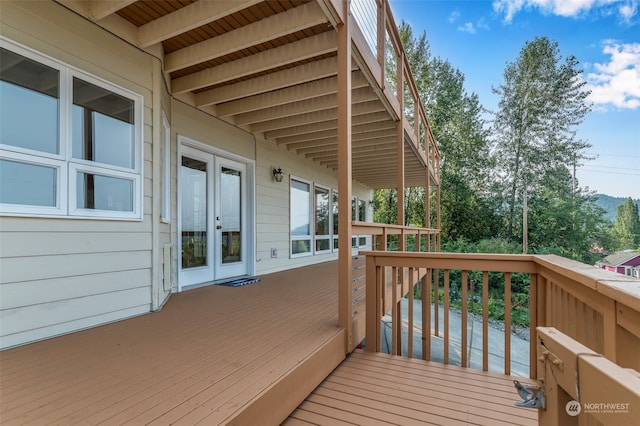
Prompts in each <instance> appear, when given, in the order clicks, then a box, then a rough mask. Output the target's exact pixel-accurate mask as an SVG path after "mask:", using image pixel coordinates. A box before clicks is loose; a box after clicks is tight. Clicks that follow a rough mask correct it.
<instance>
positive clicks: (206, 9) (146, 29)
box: [101, 0, 262, 47]
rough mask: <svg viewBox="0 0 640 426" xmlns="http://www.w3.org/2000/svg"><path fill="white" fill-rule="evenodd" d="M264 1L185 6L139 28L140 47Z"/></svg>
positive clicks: (253, 0)
mask: <svg viewBox="0 0 640 426" xmlns="http://www.w3.org/2000/svg"><path fill="white" fill-rule="evenodd" d="M261 1H262V0H247V1H243V2H238V1H199V2H196V3H192V4H190V5H189V6H185V7H183V8H182V9H179V10H177V11H175V12H173V13H170V14H168V15H165V16H163V17H162V18H159V19H156V20H155V21H151V22H149V23H148V24H145V25H143V26H141V27H140V28H139V36H138V39H139V45H140V46H141V47H149V46H151V45H154V44H156V43H159V42H161V41H164V40H167V39H170V38H171V37H174V36H177V35H179V34H182V33H186V32H187V31H191V30H193V29H195V28H198V27H201V26H203V25H205V24H208V23H209V22H213V21H216V20H218V19H220V18H223V17H225V16H227V15H231V14H233V13H235V12H238V11H240V10H242V9H246V8H248V7H251V6H253V5H255V4H257V3H260V2H261ZM101 3H102V2H101Z"/></svg>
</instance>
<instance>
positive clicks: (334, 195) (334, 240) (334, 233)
mask: <svg viewBox="0 0 640 426" xmlns="http://www.w3.org/2000/svg"><path fill="white" fill-rule="evenodd" d="M334 199H335V200H336V202H337V200H338V191H337V190H335V189H333V188H331V206H330V209H331V251H333V252H336V253H337V252H338V250H339V247H338V230H337V229H335V226H333V215H334V213H333V204H334V203H333V200H334ZM339 208H340V205H338V209H339Z"/></svg>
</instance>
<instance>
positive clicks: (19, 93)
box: [0, 49, 60, 154]
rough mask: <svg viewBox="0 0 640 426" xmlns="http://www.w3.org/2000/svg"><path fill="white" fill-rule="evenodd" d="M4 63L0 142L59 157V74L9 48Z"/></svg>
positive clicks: (2, 52)
mask: <svg viewBox="0 0 640 426" xmlns="http://www.w3.org/2000/svg"><path fill="white" fill-rule="evenodd" d="M0 63H1V64H2V72H1V73H0V80H1V81H0V111H2V114H0V143H3V144H6V145H11V146H16V147H19V148H25V149H32V150H34V151H42V152H47V153H50V154H58V153H59V152H60V151H59V144H58V136H59V131H58V122H59V120H58V110H59V80H60V78H59V74H60V73H59V71H58V70H56V69H53V68H51V67H48V66H46V65H42V64H40V63H38V62H35V61H32V60H31V59H27V58H25V57H24V56H21V55H18V54H17V53H13V52H11V51H9V50H6V49H0ZM34 123H37V125H34Z"/></svg>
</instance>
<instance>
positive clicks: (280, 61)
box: [171, 31, 337, 105]
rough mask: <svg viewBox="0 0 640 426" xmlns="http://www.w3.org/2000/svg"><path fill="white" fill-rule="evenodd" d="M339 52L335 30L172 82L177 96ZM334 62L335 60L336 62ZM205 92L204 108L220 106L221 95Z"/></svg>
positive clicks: (325, 64) (202, 99)
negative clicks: (211, 105) (213, 105)
mask: <svg viewBox="0 0 640 426" xmlns="http://www.w3.org/2000/svg"><path fill="white" fill-rule="evenodd" d="M336 49H337V45H336V35H335V33H334V32H333V31H328V32H326V33H322V34H318V35H317V36H314V37H309V38H305V39H302V40H300V41H297V42H294V43H290V44H287V45H284V46H281V47H276V48H274V49H270V50H267V51H265V52H260V53H256V54H255V55H251V56H247V57H244V58H242V59H238V60H236V61H233V62H228V63H225V64H221V65H218V66H217V67H212V68H208V69H205V70H203V71H199V72H196V73H193V74H190V75H187V76H184V77H180V78H176V79H174V80H173V81H172V82H171V90H172V92H173V93H184V92H189V91H192V90H196V89H201V88H203V87H208V86H214V85H217V84H221V83H224V82H225V81H230V80H234V79H237V78H239V77H244V76H247V75H252V74H256V73H259V72H262V71H267V70H271V69H274V68H278V67H282V66H286V65H289V64H292V63H295V62H299V61H302V60H305V59H309V58H313V57H316V56H321V55H323V54H327V53H332V52H335V51H336ZM333 60H334V61H335V59H333ZM325 61H327V62H326V63H323V65H324V66H325V68H326V67H328V66H329V59H327V60H325ZM332 71H333V72H332V75H335V73H336V70H335V66H334V68H333V70H332ZM327 72H328V70H327ZM205 93H206V92H203V93H201V94H199V97H200V102H201V104H202V105H210V104H213V103H216V101H217V99H216V96H215V95H217V93H212V94H208V95H205Z"/></svg>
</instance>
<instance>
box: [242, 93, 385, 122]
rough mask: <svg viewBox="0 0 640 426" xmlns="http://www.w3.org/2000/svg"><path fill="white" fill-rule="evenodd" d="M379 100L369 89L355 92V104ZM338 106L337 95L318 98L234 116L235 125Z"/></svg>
mask: <svg viewBox="0 0 640 426" xmlns="http://www.w3.org/2000/svg"><path fill="white" fill-rule="evenodd" d="M375 99H377V95H376V94H375V93H374V92H373V91H372V90H371V89H370V88H368V87H364V88H361V89H356V90H354V91H353V95H352V100H353V103H360V102H368V101H373V100H375ZM336 104H337V95H336V94H331V95H325V96H319V97H317V98H311V99H306V100H303V101H298V102H291V103H289V104H285V105H279V106H275V107H272V108H264V109H261V110H257V111H252V112H248V113H245V114H239V115H237V116H234V119H233V121H234V123H235V124H237V125H247V124H252V123H258V122H261V121H270V120H276V119H279V118H283V117H289V116H293V115H297V114H305V113H310V112H315V111H321V110H325V109H331V108H334V107H335V105H336Z"/></svg>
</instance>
